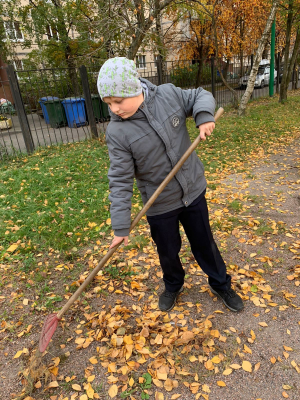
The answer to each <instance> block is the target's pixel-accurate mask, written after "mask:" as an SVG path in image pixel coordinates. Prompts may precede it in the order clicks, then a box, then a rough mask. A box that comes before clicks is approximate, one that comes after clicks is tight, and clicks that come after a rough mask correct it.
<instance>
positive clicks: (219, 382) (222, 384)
mask: <svg viewBox="0 0 300 400" xmlns="http://www.w3.org/2000/svg"><path fill="white" fill-rule="evenodd" d="M217 385H218V386H226V383H225V382H223V381H217Z"/></svg>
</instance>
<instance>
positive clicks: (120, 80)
mask: <svg viewBox="0 0 300 400" xmlns="http://www.w3.org/2000/svg"><path fill="white" fill-rule="evenodd" d="M97 88H98V92H99V94H100V97H101V98H103V97H135V96H138V95H140V94H141V93H142V86H141V82H140V80H139V78H138V72H137V70H136V66H135V63H134V61H132V60H128V58H125V57H115V58H110V59H109V60H107V61H105V63H104V64H103V65H102V67H101V69H100V71H99V75H98V80H97Z"/></svg>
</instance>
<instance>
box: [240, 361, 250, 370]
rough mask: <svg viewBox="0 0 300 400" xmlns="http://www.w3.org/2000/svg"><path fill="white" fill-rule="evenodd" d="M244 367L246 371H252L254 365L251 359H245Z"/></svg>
mask: <svg viewBox="0 0 300 400" xmlns="http://www.w3.org/2000/svg"><path fill="white" fill-rule="evenodd" d="M242 368H243V370H244V371H246V372H252V365H251V363H250V362H249V361H243V363H242Z"/></svg>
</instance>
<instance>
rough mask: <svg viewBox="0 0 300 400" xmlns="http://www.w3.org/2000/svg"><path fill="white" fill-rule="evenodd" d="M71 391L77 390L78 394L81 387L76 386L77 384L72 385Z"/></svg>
mask: <svg viewBox="0 0 300 400" xmlns="http://www.w3.org/2000/svg"><path fill="white" fill-rule="evenodd" d="M72 389H74V390H77V391H78V392H80V390H81V386H80V385H78V384H77V383H74V384H73V385H72Z"/></svg>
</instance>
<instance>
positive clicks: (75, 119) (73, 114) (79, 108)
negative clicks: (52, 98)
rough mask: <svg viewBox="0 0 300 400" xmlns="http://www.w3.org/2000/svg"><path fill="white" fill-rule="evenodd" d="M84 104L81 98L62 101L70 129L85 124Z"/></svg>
mask: <svg viewBox="0 0 300 400" xmlns="http://www.w3.org/2000/svg"><path fill="white" fill-rule="evenodd" d="M84 102H85V100H84V98H82V97H79V98H76V97H67V98H65V99H64V100H63V101H62V104H63V106H64V109H65V112H66V116H67V120H68V125H69V127H70V128H77V127H79V126H83V125H86V124H87V120H86V113H85V107H84Z"/></svg>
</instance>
